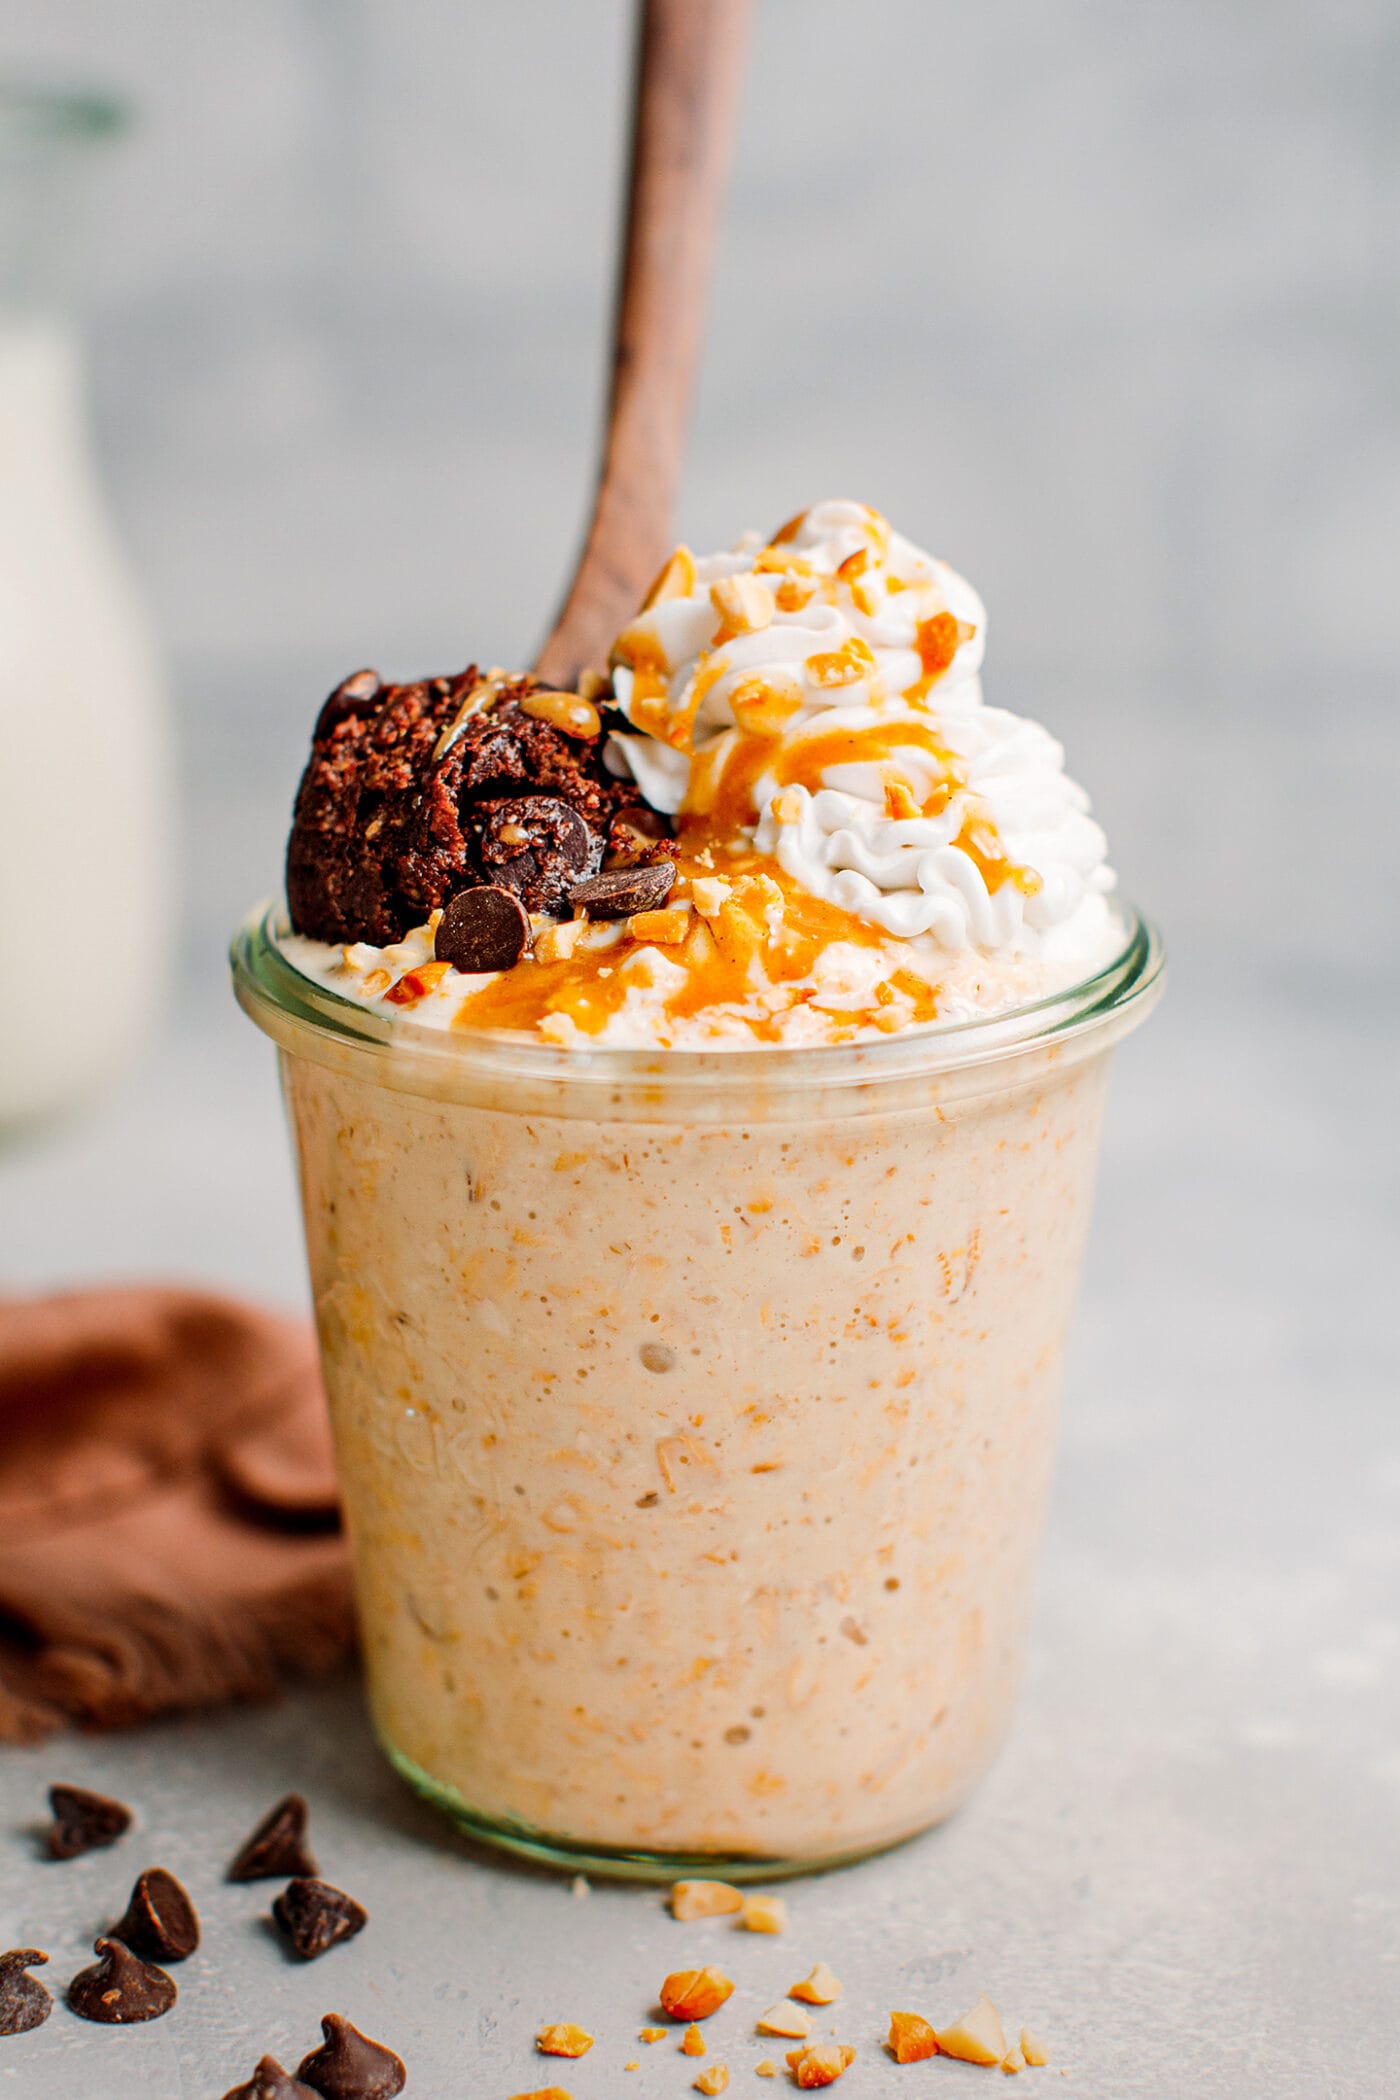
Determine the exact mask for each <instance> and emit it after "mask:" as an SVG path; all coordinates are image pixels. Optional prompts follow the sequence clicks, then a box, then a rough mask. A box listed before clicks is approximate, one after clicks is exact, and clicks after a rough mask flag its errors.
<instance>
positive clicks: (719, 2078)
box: [695, 2064, 729, 2093]
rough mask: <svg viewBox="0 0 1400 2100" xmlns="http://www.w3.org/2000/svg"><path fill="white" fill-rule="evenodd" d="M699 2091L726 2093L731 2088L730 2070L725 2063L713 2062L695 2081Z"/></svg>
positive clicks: (696, 2088)
mask: <svg viewBox="0 0 1400 2100" xmlns="http://www.w3.org/2000/svg"><path fill="white" fill-rule="evenodd" d="M695 2090H696V2092H697V2093H726V2092H728V2090H729V2072H728V2070H727V2069H726V2068H725V2066H724V2065H723V2064H711V2065H710V2068H709V2070H708V2071H702V2072H701V2073H700V2076H699V2077H698V2078H697V2079H696V2081H695Z"/></svg>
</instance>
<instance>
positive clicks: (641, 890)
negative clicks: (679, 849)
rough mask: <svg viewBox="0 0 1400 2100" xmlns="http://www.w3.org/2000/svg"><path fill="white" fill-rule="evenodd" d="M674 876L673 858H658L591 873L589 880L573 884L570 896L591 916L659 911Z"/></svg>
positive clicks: (621, 916)
mask: <svg viewBox="0 0 1400 2100" xmlns="http://www.w3.org/2000/svg"><path fill="white" fill-rule="evenodd" d="M675 879H676V864H675V862H674V861H670V860H655V861H652V862H651V863H650V864H649V865H647V866H644V867H638V868H610V869H609V870H608V872H607V874H605V875H590V876H589V878H588V880H587V882H576V883H575V884H574V886H573V888H572V889H571V890H570V892H569V897H570V900H571V901H572V902H573V903H574V904H576V905H579V906H581V907H582V909H583V910H584V911H586V912H587V913H588V916H589V918H590V919H630V918H631V916H632V914H633V912H635V911H656V910H657V909H658V908H659V907H660V906H661V905H663V904H664V903H665V902H666V899H667V898H668V897H669V896H670V894H671V885H672V883H673V882H674V881H675Z"/></svg>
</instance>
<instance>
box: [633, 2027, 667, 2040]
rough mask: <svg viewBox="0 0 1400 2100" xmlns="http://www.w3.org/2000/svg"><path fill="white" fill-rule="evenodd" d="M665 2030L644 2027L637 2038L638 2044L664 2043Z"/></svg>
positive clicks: (662, 2028)
mask: <svg viewBox="0 0 1400 2100" xmlns="http://www.w3.org/2000/svg"><path fill="white" fill-rule="evenodd" d="M666 2034H667V2030H666V2028H664V2027H644V2028H643V2029H642V2031H641V2033H640V2034H639V2035H638V2036H637V2040H638V2041H639V2042H664V2041H665V2039H666Z"/></svg>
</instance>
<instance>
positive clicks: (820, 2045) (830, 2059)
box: [787, 2042, 856, 2092]
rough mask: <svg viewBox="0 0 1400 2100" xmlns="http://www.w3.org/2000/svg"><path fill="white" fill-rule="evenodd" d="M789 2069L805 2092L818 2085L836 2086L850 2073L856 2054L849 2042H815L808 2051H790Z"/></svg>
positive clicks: (788, 2058)
mask: <svg viewBox="0 0 1400 2100" xmlns="http://www.w3.org/2000/svg"><path fill="white" fill-rule="evenodd" d="M787 2060H788V2068H789V2069H790V2070H791V2071H792V2072H794V2073H795V2075H796V2078H797V2083H798V2084H799V2085H800V2086H801V2087H802V2089H803V2090H804V2092H805V2091H808V2090H810V2089H811V2087H813V2086H818V2085H835V2083H836V2081H837V2079H838V2078H839V2077H841V2075H842V2073H843V2072H845V2071H849V2070H850V2068H851V2065H852V2064H853V2063H854V2062H855V2060H856V2052H855V2050H854V2049H853V2048H852V2047H851V2045H850V2043H849V2042H813V2043H811V2044H810V2046H809V2047H808V2048H806V2049H789V2050H788V2053H787Z"/></svg>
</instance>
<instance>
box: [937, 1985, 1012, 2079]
mask: <svg viewBox="0 0 1400 2100" xmlns="http://www.w3.org/2000/svg"><path fill="white" fill-rule="evenodd" d="M937 2032H938V2046H939V2048H940V2049H941V2050H942V2051H943V2054H944V2055H945V2056H956V2057H958V2058H960V2059H961V2061H962V2062H963V2063H965V2064H999V2063H1000V2062H1001V2060H1002V2058H1003V2057H1004V2056H1005V2054H1006V2036H1005V2034H1004V2033H1003V2032H1002V2025H1001V2014H1000V2013H999V2012H998V2011H997V2009H996V2007H995V2006H994V2005H993V2003H992V2001H991V1999H990V1998H988V1997H985V1996H983V1997H981V1998H979V1999H978V2000H977V2003H976V2004H975V2005H974V2006H973V2008H972V2010H971V2012H968V2013H964V2014H963V2016H962V2018H961V2019H960V2020H955V2021H954V2023H953V2025H952V2026H951V2027H940V2028H939V2029H938V2030H937Z"/></svg>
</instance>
